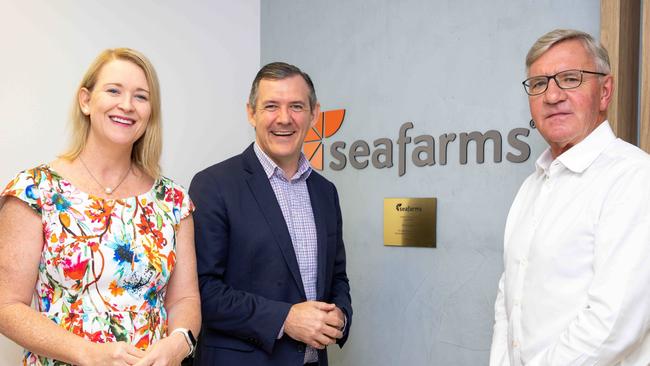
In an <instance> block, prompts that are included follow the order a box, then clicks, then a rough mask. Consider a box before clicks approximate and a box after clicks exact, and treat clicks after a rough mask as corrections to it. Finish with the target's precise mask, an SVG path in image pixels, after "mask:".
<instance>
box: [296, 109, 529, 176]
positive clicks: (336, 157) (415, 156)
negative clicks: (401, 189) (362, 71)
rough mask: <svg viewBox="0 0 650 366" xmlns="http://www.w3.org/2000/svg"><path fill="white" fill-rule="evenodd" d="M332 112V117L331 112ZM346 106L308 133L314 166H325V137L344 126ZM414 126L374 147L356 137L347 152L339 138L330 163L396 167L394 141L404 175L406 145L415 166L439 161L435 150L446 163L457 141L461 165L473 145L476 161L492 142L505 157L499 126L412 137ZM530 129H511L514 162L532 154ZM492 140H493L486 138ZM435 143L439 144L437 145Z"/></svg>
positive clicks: (307, 150) (498, 156) (340, 167)
mask: <svg viewBox="0 0 650 366" xmlns="http://www.w3.org/2000/svg"><path fill="white" fill-rule="evenodd" d="M329 113H332V116H331V117H330V116H329V115H328V114H329ZM344 116H345V110H343V109H339V110H335V111H327V112H323V113H322V114H321V116H320V117H319V119H318V121H317V123H316V125H315V126H314V127H313V128H312V130H310V131H309V132H308V133H307V136H306V137H305V143H304V146H303V150H304V152H305V155H306V156H307V158H308V159H309V160H310V161H311V164H312V166H313V167H314V168H315V169H318V170H323V166H324V162H323V161H324V157H323V154H324V152H323V150H324V147H323V138H324V137H330V136H332V135H334V134H335V133H336V132H337V131H338V129H339V128H340V127H341V123H342V122H343V117H344ZM413 127H414V125H413V123H412V122H406V123H404V124H402V125H401V126H400V128H399V132H398V136H397V140H396V141H395V142H393V140H391V139H389V138H387V137H384V138H379V139H376V140H374V141H373V142H372V144H373V146H374V149H372V148H371V147H370V144H369V143H368V142H366V141H364V140H357V141H354V142H353V143H352V144H350V148H349V149H348V150H347V152H346V146H347V143H346V142H344V141H336V142H334V143H332V145H331V146H330V148H329V150H330V156H331V158H332V159H333V161H331V162H330V163H329V167H330V169H332V170H343V169H344V168H345V166H346V165H347V162H348V160H349V161H350V165H352V166H353V167H354V168H355V169H364V168H366V167H367V166H368V165H370V164H372V166H373V167H374V168H376V169H383V168H392V167H393V145H394V144H395V145H397V147H396V148H397V155H398V160H397V168H398V169H397V171H398V173H397V174H398V175H399V176H400V177H401V176H402V175H404V174H406V160H407V156H408V151H407V145H408V144H411V143H412V144H414V148H413V150H412V151H411V154H410V155H411V161H412V163H413V165H415V166H416V167H425V166H432V165H435V164H436V151H437V152H438V155H437V160H438V161H437V163H438V164H439V165H446V164H447V155H448V154H447V152H448V151H449V149H453V148H455V147H454V146H453V145H456V144H457V145H458V147H457V148H458V158H459V162H460V164H462V165H465V164H467V162H468V151H471V150H472V149H470V147H471V146H472V145H473V146H474V149H473V150H474V151H475V152H476V162H477V163H479V164H482V163H483V162H484V161H485V152H486V145H491V146H492V151H493V161H494V162H495V163H500V162H501V160H502V158H503V149H502V137H501V133H500V132H499V131H497V130H488V131H486V132H479V131H471V132H461V133H458V134H456V133H453V132H450V133H444V134H442V135H440V136H439V137H438V139H437V141H436V138H435V137H434V136H431V135H419V136H415V137H414V138H411V136H409V135H408V131H409V130H410V129H412V128H413ZM529 134H530V130H529V129H527V128H514V129H512V130H510V132H508V137H507V142H508V145H510V147H511V148H512V149H514V150H513V151H512V152H507V153H506V154H505V158H506V159H507V160H508V161H510V162H512V163H522V162H524V161H526V160H528V158H529V157H530V145H528V143H527V142H526V141H525V140H524V138H525V137H528V135H529ZM488 141H490V144H487V142H488ZM436 145H438V146H437V147H438V148H437V149H436Z"/></svg>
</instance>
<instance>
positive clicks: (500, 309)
mask: <svg viewBox="0 0 650 366" xmlns="http://www.w3.org/2000/svg"><path fill="white" fill-rule="evenodd" d="M504 277H505V273H504V274H502V275H501V279H500V280H499V290H498V293H497V299H496V301H495V303H494V332H493V335H492V347H491V348H490V366H510V358H509V356H508V318H507V314H506V304H505V297H504V292H503V287H504V281H505V279H504Z"/></svg>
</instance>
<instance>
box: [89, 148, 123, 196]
mask: <svg viewBox="0 0 650 366" xmlns="http://www.w3.org/2000/svg"><path fill="white" fill-rule="evenodd" d="M79 161H81V164H82V165H83V166H84V168H86V171H87V172H88V174H89V175H90V177H91V178H92V179H93V180H94V181H95V183H97V185H99V186H100V187H102V189H103V190H104V193H106V194H108V195H110V194H113V192H115V190H116V189H117V188H118V187H119V186H120V184H122V182H124V180H125V179H126V177H127V176H128V175H129V172H131V165H132V163H131V164H129V169H127V170H126V173H124V176H123V177H122V179H121V180H120V182H119V183H117V185H116V186H115V187H113V188H111V187H106V186H105V185H103V184H101V183H100V182H99V180H98V179H97V178H95V176H94V175H93V173H92V172H91V171H90V169H88V166H87V165H86V163H85V162H84V159H82V158H81V155H79Z"/></svg>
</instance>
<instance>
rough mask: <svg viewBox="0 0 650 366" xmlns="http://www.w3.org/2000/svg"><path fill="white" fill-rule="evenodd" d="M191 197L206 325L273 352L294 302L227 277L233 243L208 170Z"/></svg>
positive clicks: (194, 182) (198, 179) (192, 187)
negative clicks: (238, 285) (276, 298)
mask: <svg viewBox="0 0 650 366" xmlns="http://www.w3.org/2000/svg"><path fill="white" fill-rule="evenodd" d="M190 196H191V197H192V200H193V201H194V204H195V206H196V210H195V212H194V230H195V245H196V258H197V271H198V277H199V286H200V290H201V311H202V318H203V327H204V329H205V328H207V329H208V330H212V331H216V332H219V333H221V334H224V335H226V336H229V337H234V338H238V339H241V340H243V341H245V342H248V343H251V344H253V345H255V346H257V347H259V348H261V349H263V350H264V351H265V352H267V353H269V354H270V353H271V352H272V351H273V346H274V344H275V341H276V337H277V335H278V333H279V332H280V329H281V328H282V325H283V324H284V320H285V319H286V317H287V314H288V313H289V309H290V308H291V304H290V303H285V302H281V301H274V300H270V299H267V298H264V297H262V296H259V295H256V294H254V293H249V292H245V291H241V290H237V289H235V288H233V287H232V286H229V285H228V284H226V283H225V282H224V276H225V273H226V271H227V268H226V267H227V263H228V252H229V247H230V245H231V242H230V235H229V232H230V228H229V219H228V211H227V207H226V204H225V201H224V199H223V192H222V189H221V187H220V186H219V184H218V182H216V180H215V179H214V178H213V177H212V176H211V175H210V174H209V172H207V171H203V172H201V173H199V174H197V175H196V176H195V177H194V179H193V180H192V183H191V185H190Z"/></svg>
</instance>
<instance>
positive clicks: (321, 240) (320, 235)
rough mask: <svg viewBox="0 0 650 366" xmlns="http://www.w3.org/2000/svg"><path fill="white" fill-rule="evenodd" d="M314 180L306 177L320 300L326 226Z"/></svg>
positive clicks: (323, 290)
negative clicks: (313, 223) (315, 244)
mask: <svg viewBox="0 0 650 366" xmlns="http://www.w3.org/2000/svg"><path fill="white" fill-rule="evenodd" d="M315 185H316V184H315V183H314V180H313V179H311V177H310V178H307V189H308V190H309V199H310V201H311V209H312V211H313V213H314V222H315V224H316V236H317V242H318V258H317V261H316V263H318V277H317V279H316V299H317V300H322V299H323V298H324V297H325V267H326V263H327V260H326V259H327V227H326V226H325V202H323V197H321V194H322V192H320V191H319V190H318V189H317V188H316V187H314V186H315Z"/></svg>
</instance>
